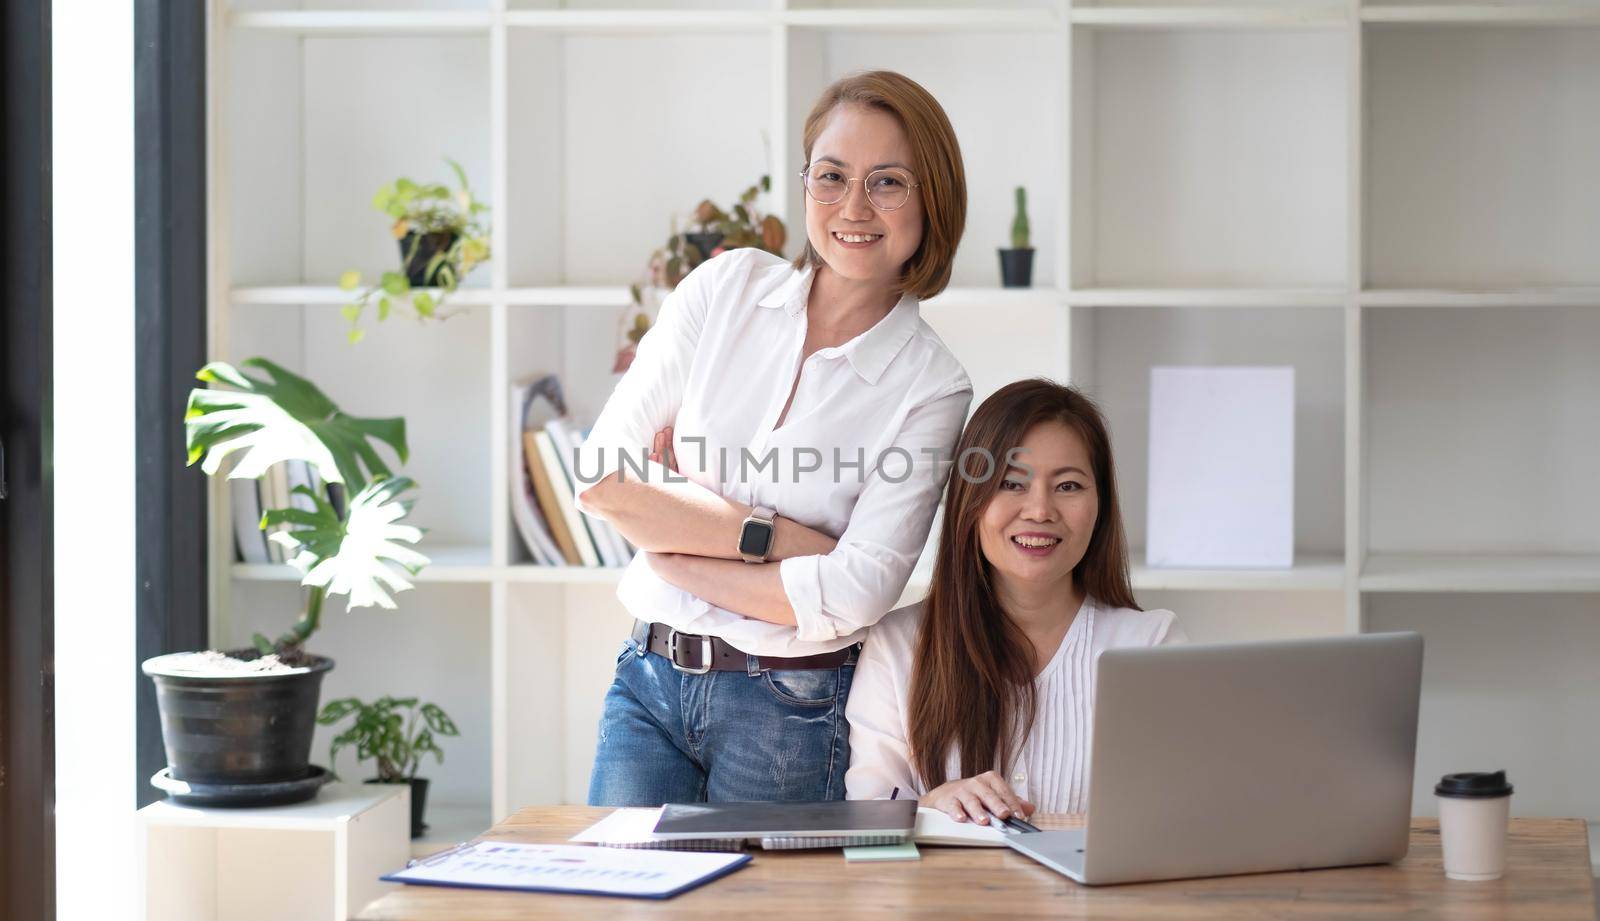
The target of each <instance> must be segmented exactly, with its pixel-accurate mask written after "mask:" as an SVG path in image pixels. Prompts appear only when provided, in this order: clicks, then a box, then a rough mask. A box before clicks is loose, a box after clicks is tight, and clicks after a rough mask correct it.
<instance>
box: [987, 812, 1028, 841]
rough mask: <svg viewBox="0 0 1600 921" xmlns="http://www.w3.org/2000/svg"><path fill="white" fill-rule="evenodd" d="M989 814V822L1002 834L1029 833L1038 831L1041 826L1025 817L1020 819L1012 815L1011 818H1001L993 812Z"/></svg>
mask: <svg viewBox="0 0 1600 921" xmlns="http://www.w3.org/2000/svg"><path fill="white" fill-rule="evenodd" d="M988 815H989V824H990V825H991V826H992V827H993V828H994V830H995V831H997V832H999V833H1000V834H1002V835H1007V834H1027V833H1030V832H1036V831H1038V830H1039V826H1037V825H1034V824H1033V823H1032V822H1028V821H1026V820H1024V819H1019V818H1017V817H1016V816H1011V817H1010V818H1007V819H1002V818H1000V817H999V816H997V815H995V814H994V813H992V812H991V813H989V814H988Z"/></svg>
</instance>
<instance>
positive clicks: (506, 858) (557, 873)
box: [380, 841, 750, 899]
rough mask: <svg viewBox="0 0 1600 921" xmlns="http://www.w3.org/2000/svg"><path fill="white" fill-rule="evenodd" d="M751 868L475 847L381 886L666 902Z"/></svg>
mask: <svg viewBox="0 0 1600 921" xmlns="http://www.w3.org/2000/svg"><path fill="white" fill-rule="evenodd" d="M749 862H750V855H748V854H701V853H693V852H688V851H650V850H619V849H615V848H606V847H581V846H573V845H568V844H514V843H509V842H504V841H473V842H469V843H467V844H464V845H462V846H461V847H458V848H453V849H451V850H448V851H445V852H444V853H442V854H435V855H434V856H432V857H429V858H426V859H425V860H419V861H413V862H412V864H411V866H408V867H406V868H405V869H404V870H400V871H398V872H395V873H389V874H386V875H384V876H382V877H380V879H383V880H386V881H388V882H392V883H411V884H415V885H422V886H455V887H460V888H465V889H520V890H526V891H530V892H566V893H572V894H576V895H621V896H631V897H634V898H646V899H665V898H671V897H672V896H675V895H677V894H678V893H680V892H686V891H688V890H690V889H693V888H694V887H696V886H698V885H700V884H702V883H706V882H709V881H711V880H713V879H716V878H717V877H719V876H722V875H723V874H725V873H729V872H732V871H733V870H735V869H737V868H739V867H741V866H743V865H745V864H746V863H749Z"/></svg>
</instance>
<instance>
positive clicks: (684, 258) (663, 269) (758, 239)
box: [612, 176, 788, 374]
mask: <svg viewBox="0 0 1600 921" xmlns="http://www.w3.org/2000/svg"><path fill="white" fill-rule="evenodd" d="M771 190H772V178H771V177H770V176H762V177H761V178H760V179H759V180H757V181H756V183H755V184H754V185H752V186H750V187H749V188H747V189H745V190H744V191H743V192H741V193H740V194H739V199H738V201H736V202H734V205H733V207H732V208H731V209H729V210H728V211H723V210H722V209H721V208H719V207H717V205H716V204H715V203H714V202H712V201H711V200H710V199H706V200H704V201H702V202H700V204H699V205H698V206H696V207H695V210H694V212H693V213H692V214H691V215H690V223H691V224H693V225H694V226H696V227H698V228H699V229H698V230H694V231H684V232H679V231H678V229H677V221H673V224H672V232H671V234H670V235H669V236H668V237H667V242H666V243H665V244H664V245H663V246H661V247H660V248H659V249H657V250H655V251H654V252H652V253H651V254H650V259H649V261H648V262H647V264H646V269H645V279H644V280H643V281H642V282H635V283H634V284H632V285H629V286H628V292H629V294H630V295H632V297H633V304H632V305H631V306H630V307H628V309H627V311H626V313H624V315H623V317H622V320H621V322H620V323H619V324H618V327H619V341H618V344H617V355H616V360H615V362H613V365H612V373H614V374H621V373H622V372H624V371H626V370H627V369H628V366H629V365H630V364H632V363H633V354H634V350H635V349H636V348H637V346H638V344H639V340H641V339H643V338H644V334H645V333H647V332H649V330H650V315H651V314H652V313H653V311H654V309H655V308H656V307H659V306H660V300H661V298H662V297H664V296H665V294H666V292H668V291H671V290H672V289H673V288H676V287H677V286H678V282H680V281H683V279H684V277H685V276H687V275H688V274H689V273H690V272H692V271H694V268H695V266H698V265H699V264H700V263H702V262H704V261H706V260H707V259H710V258H711V257H712V256H715V255H717V254H718V253H721V252H723V251H725V250H730V249H739V248H741V247H746V246H754V247H757V248H759V249H763V250H765V251H767V252H769V253H772V254H773V255H775V256H781V255H783V244H784V242H785V241H786V240H787V238H788V231H787V230H786V229H785V228H784V226H783V221H782V219H780V218H779V217H778V216H777V215H775V214H763V213H761V211H759V210H758V209H757V208H756V198H757V196H759V195H761V193H763V192H770V191H771ZM647 301H649V303H648V304H647V303H646V302H647Z"/></svg>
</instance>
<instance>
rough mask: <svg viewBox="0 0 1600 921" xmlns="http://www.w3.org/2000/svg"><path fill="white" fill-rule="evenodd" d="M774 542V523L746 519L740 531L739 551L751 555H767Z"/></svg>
mask: <svg viewBox="0 0 1600 921" xmlns="http://www.w3.org/2000/svg"><path fill="white" fill-rule="evenodd" d="M771 544H772V525H770V524H767V523H766V522H764V521H746V522H745V523H744V530H742V531H740V532H739V552H740V553H747V554H749V555H750V556H766V555H767V547H769V546H771Z"/></svg>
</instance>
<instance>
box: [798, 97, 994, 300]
mask: <svg viewBox="0 0 1600 921" xmlns="http://www.w3.org/2000/svg"><path fill="white" fill-rule="evenodd" d="M845 103H856V104H859V105H865V106H870V107H872V108H875V109H879V110H881V111H884V112H888V113H889V114H890V115H893V116H894V117H895V120H896V121H898V122H899V123H900V128H901V130H902V131H904V132H905V133H906V138H907V140H909V141H910V142H911V158H912V164H911V165H912V167H913V170H914V172H915V173H916V176H917V181H918V182H920V183H921V184H922V243H921V245H919V246H918V247H917V251H916V252H915V253H912V254H911V258H910V259H907V260H906V264H905V268H904V269H903V270H902V272H901V275H900V290H901V291H902V292H903V293H907V294H914V295H916V296H917V297H919V298H923V299H927V298H930V297H933V296H934V295H935V294H938V293H939V292H940V291H943V290H944V288H945V285H948V284H949V283H950V267H951V264H952V263H953V262H955V258H956V245H957V244H959V243H960V242H961V231H962V230H963V229H964V228H965V227H966V223H967V175H966V170H965V169H964V168H963V167H962V165H961V145H960V144H959V143H957V142H956V132H955V129H954V128H951V127H950V119H948V118H946V117H945V114H944V109H943V108H941V107H940V106H939V102H938V100H936V99H934V98H933V95H932V94H931V93H929V92H928V91H927V90H925V89H923V88H922V86H921V85H920V84H918V83H917V82H916V81H915V80H912V79H911V78H910V77H907V76H905V75H904V74H897V73H895V72H894V71H890V70H872V71H866V72H863V73H856V74H850V75H848V76H845V77H841V78H840V79H838V80H836V81H834V83H833V85H832V86H830V87H828V88H827V89H825V90H823V91H822V97H821V98H820V99H818V100H817V104H816V105H814V106H812V107H811V114H810V115H807V116H806V125H805V140H804V148H805V157H806V162H807V163H808V164H809V163H810V162H811V147H812V145H813V144H815V143H816V142H817V136H818V135H820V134H821V133H822V129H823V127H824V126H826V125H827V122H828V116H829V115H830V114H832V112H833V110H834V109H835V108H838V107H839V106H841V105H843V104H845ZM807 263H810V264H811V265H813V266H819V265H821V264H822V256H821V255H819V254H818V253H817V251H816V250H815V249H814V248H812V246H811V240H810V239H807V240H806V243H805V248H804V249H803V250H801V252H800V255H799V256H798V257H797V258H796V259H795V261H794V265H795V268H797V269H798V268H804V267H805V265H806V264H807Z"/></svg>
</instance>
